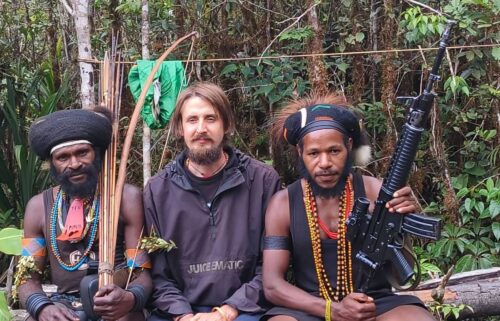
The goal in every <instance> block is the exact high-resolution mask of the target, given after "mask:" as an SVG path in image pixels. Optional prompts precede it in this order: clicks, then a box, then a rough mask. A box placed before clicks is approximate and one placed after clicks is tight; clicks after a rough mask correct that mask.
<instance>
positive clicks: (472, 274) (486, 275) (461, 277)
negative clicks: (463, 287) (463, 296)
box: [417, 267, 500, 290]
mask: <svg viewBox="0 0 500 321" xmlns="http://www.w3.org/2000/svg"><path fill="white" fill-rule="evenodd" d="M496 277H500V267H492V268H489V269H482V270H475V271H469V272H461V273H457V274H453V275H452V276H451V277H450V279H449V280H448V282H447V283H446V284H447V285H455V284H461V283H465V282H471V281H475V280H483V279H491V278H496ZM442 279H443V278H437V279H433V280H429V281H425V282H422V283H420V284H419V285H418V287H417V290H426V289H434V288H436V287H437V286H438V285H439V283H441V280H442Z"/></svg>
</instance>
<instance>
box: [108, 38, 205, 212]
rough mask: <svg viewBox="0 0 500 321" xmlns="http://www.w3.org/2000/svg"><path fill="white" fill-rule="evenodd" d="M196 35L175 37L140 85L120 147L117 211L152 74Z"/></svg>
mask: <svg viewBox="0 0 500 321" xmlns="http://www.w3.org/2000/svg"><path fill="white" fill-rule="evenodd" d="M196 35H197V32H191V33H190V34H188V35H186V36H184V37H182V38H179V39H177V41H175V42H174V43H173V44H172V46H170V48H168V49H167V50H166V51H165V52H164V53H163V54H162V55H161V56H160V58H158V60H156V64H155V65H154V67H153V69H152V70H151V73H150V74H149V76H148V78H147V79H146V83H145V84H144V86H143V87H142V91H141V95H140V96H139V99H138V100H137V104H136V105H135V107H134V112H133V114H132V116H131V117H130V124H129V126H128V130H127V135H126V136H125V142H124V143H123V148H122V156H121V159H120V169H119V171H118V179H117V182H116V190H115V211H117V212H118V211H119V209H120V205H121V199H122V193H123V186H124V185H125V175H126V171H127V161H128V155H129V153H130V145H131V144H132V137H133V135H134V131H135V128H136V126H137V122H138V121H139V113H140V111H141V108H142V106H143V105H144V101H145V99H146V94H147V92H148V89H149V87H150V86H151V83H152V82H153V78H154V75H155V74H156V72H157V71H158V69H159V68H160V66H161V63H162V62H163V61H164V60H165V58H167V56H168V55H169V54H170V53H171V52H172V51H173V50H174V49H175V48H176V47H177V46H178V45H179V44H180V43H181V42H183V41H184V40H186V39H188V38H191V37H194V36H196Z"/></svg>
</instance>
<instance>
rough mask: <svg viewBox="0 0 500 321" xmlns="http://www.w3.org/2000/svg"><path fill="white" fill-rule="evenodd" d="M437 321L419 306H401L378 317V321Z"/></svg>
mask: <svg viewBox="0 0 500 321" xmlns="http://www.w3.org/2000/svg"><path fill="white" fill-rule="evenodd" d="M399 320H405V321H436V319H435V318H434V317H433V316H432V314H431V313H430V312H429V311H428V310H427V309H425V308H423V307H421V306H418V305H401V306H398V307H397V308H394V309H392V310H390V311H387V312H385V313H383V314H381V315H379V316H378V317H377V321H399Z"/></svg>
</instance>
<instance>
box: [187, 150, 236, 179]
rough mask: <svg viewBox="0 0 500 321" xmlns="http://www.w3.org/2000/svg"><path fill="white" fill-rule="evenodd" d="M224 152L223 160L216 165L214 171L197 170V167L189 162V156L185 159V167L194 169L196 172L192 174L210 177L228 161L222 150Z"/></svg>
mask: <svg viewBox="0 0 500 321" xmlns="http://www.w3.org/2000/svg"><path fill="white" fill-rule="evenodd" d="M223 153H224V161H223V162H222V164H221V165H220V166H219V167H217V168H216V169H215V170H214V171H212V172H211V173H210V174H206V173H204V172H202V171H201V170H199V169H198V168H196V166H194V165H193V162H191V160H190V159H189V158H187V159H186V164H185V166H186V168H187V169H188V170H194V171H195V172H196V173H194V174H197V176H198V175H200V176H201V177H203V178H210V177H213V176H215V175H216V174H217V173H219V172H220V171H221V170H222V169H223V168H224V167H226V165H227V163H228V161H229V156H228V154H227V153H226V152H223Z"/></svg>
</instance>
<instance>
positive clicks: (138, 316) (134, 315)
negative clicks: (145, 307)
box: [118, 312, 149, 321]
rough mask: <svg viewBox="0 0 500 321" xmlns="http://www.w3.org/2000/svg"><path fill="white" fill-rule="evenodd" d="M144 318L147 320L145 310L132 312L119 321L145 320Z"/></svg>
mask: <svg viewBox="0 0 500 321" xmlns="http://www.w3.org/2000/svg"><path fill="white" fill-rule="evenodd" d="M144 320H146V318H145V317H144V313H143V312H131V313H128V314H127V315H125V316H123V317H122V318H120V319H119V320H118V321H144ZM148 320H149V319H148Z"/></svg>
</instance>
